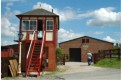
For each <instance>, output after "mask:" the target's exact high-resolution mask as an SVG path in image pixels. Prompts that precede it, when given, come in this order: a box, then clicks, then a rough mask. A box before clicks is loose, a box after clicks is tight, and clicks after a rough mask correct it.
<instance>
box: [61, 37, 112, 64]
mask: <svg viewBox="0 0 121 80" xmlns="http://www.w3.org/2000/svg"><path fill="white" fill-rule="evenodd" d="M83 38H85V37H83ZM83 38H78V39H74V40H70V41H67V42H63V43H60V45H59V46H60V48H62V49H63V50H64V51H65V54H66V56H69V48H81V61H82V62H86V61H87V57H86V54H87V52H89V51H91V52H92V53H97V52H98V50H107V49H112V47H113V44H112V43H109V42H106V41H102V40H98V39H93V38H90V37H86V38H88V39H89V43H87V45H88V47H87V48H84V47H83V43H82V39H83ZM66 60H67V61H69V59H66Z"/></svg>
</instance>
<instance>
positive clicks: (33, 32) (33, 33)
mask: <svg viewBox="0 0 121 80" xmlns="http://www.w3.org/2000/svg"><path fill="white" fill-rule="evenodd" d="M35 32H36V31H34V32H33V36H32V40H31V43H30V46H29V50H28V53H27V56H26V59H28V56H29V53H30V49H31V47H32V43H33V40H34V38H35Z"/></svg>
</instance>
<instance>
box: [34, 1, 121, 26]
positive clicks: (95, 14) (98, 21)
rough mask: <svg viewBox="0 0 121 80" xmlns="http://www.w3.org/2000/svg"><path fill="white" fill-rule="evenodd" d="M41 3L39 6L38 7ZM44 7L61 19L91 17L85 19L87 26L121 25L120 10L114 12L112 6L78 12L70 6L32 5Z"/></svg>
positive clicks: (39, 3) (40, 3)
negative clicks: (60, 7)
mask: <svg viewBox="0 0 121 80" xmlns="http://www.w3.org/2000/svg"><path fill="white" fill-rule="evenodd" d="M40 5H41V7H40ZM36 8H44V9H46V10H49V11H52V9H53V10H54V13H56V14H58V15H59V16H60V20H61V21H67V20H73V19H82V18H91V19H89V20H88V21H87V25H89V26H114V25H118V26H119V25H121V20H120V19H121V12H114V10H115V9H114V8H113V7H107V8H100V9H97V10H94V11H87V12H86V13H83V14H82V13H80V11H78V9H76V10H74V9H72V8H70V7H66V8H65V9H64V10H60V9H57V8H54V7H53V6H52V5H50V4H47V3H43V2H37V4H35V5H33V9H36Z"/></svg>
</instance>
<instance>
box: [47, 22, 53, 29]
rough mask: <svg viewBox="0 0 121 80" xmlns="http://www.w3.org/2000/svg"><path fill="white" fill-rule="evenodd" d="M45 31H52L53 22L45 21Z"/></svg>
mask: <svg viewBox="0 0 121 80" xmlns="http://www.w3.org/2000/svg"><path fill="white" fill-rule="evenodd" d="M46 30H53V20H47V21H46Z"/></svg>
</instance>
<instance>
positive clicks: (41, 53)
mask: <svg viewBox="0 0 121 80" xmlns="http://www.w3.org/2000/svg"><path fill="white" fill-rule="evenodd" d="M44 43H45V31H44V34H43V36H42V46H41V51H40V68H41V63H42V55H43V49H44ZM40 68H39V70H38V71H39V72H40ZM39 75H40V73H39Z"/></svg>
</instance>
